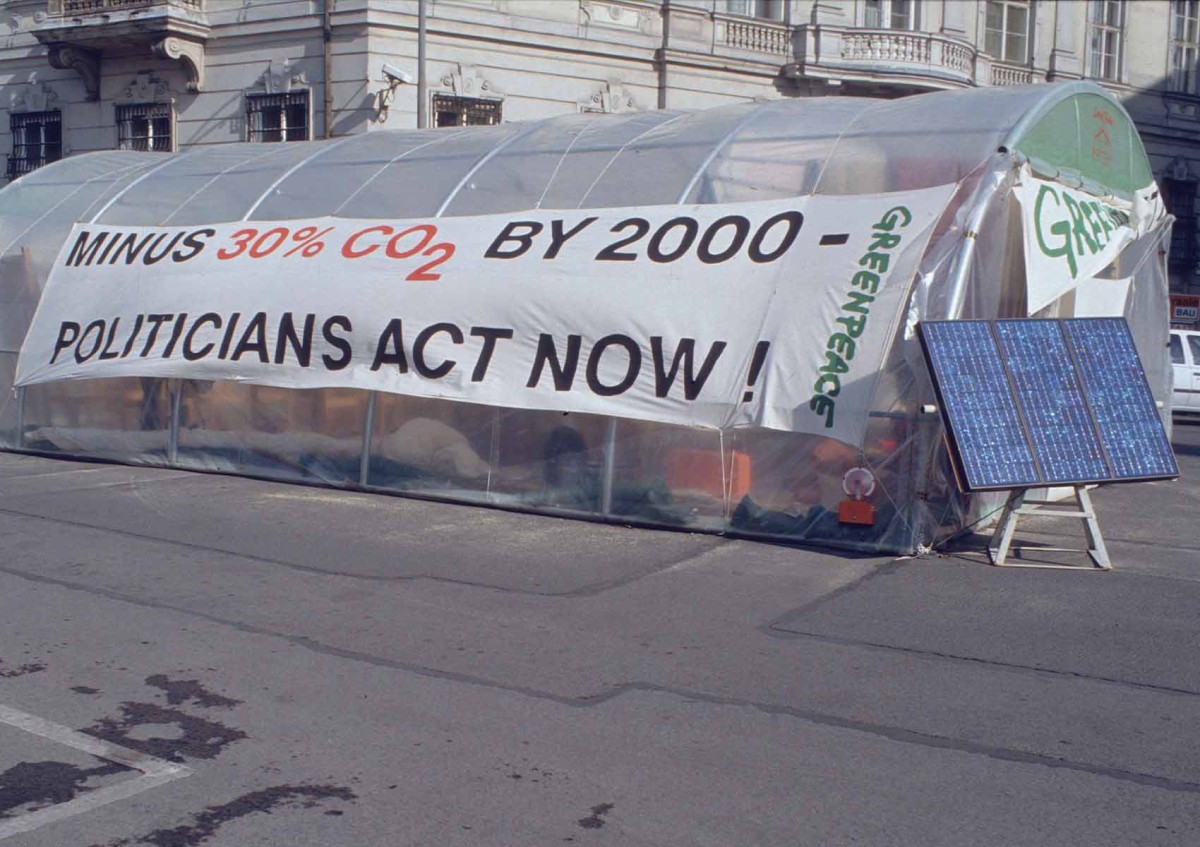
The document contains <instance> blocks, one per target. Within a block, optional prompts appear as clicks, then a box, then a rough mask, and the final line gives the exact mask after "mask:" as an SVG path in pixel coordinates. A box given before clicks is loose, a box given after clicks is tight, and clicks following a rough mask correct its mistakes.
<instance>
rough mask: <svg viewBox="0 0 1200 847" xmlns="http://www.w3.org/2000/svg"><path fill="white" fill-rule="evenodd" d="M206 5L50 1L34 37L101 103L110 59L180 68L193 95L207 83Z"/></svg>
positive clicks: (190, 1) (174, 0) (166, 0)
mask: <svg viewBox="0 0 1200 847" xmlns="http://www.w3.org/2000/svg"><path fill="white" fill-rule="evenodd" d="M204 4H205V0H47V4H46V19H45V20H44V21H43V22H42V23H40V24H39V25H38V26H37V27H36V28H35V29H34V32H33V34H34V35H35V36H36V37H37V39H38V41H40V42H42V43H43V44H45V45H46V46H47V47H48V48H49V59H50V64H51V65H52V66H54V67H56V68H70V69H72V70H74V71H76V72H77V73H78V74H79V76H80V78H81V79H82V80H83V83H84V87H85V88H86V89H87V95H88V98H89V99H91V100H96V99H98V98H99V87H100V63H101V61H102V59H103V56H104V55H105V53H112V52H117V51H120V52H122V53H125V54H129V53H131V52H132V53H135V54H136V53H141V52H144V53H146V54H148V55H149V54H153V55H156V56H160V57H163V58H166V59H172V60H175V61H177V62H179V63H180V65H181V66H182V67H183V69H184V73H185V75H186V77H187V88H188V90H189V91H199V90H200V88H201V86H202V85H203V82H204V43H205V42H206V41H207V40H208V37H209V26H208V21H207V20H206V19H205V17H204Z"/></svg>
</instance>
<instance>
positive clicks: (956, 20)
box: [0, 0, 1200, 292]
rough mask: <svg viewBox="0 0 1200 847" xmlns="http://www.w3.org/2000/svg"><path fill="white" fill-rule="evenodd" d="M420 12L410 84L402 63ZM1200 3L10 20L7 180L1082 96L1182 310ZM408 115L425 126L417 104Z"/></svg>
mask: <svg viewBox="0 0 1200 847" xmlns="http://www.w3.org/2000/svg"><path fill="white" fill-rule="evenodd" d="M422 8H423V10H424V15H423V17H424V22H425V23H424V39H423V43H424V56H425V60H424V63H423V64H424V74H422V73H421V70H422V69H421V67H420V65H421V62H420V61H419V58H420V54H421V50H419V43H420V42H421V41H422V39H420V38H419V32H420V30H421V26H420V20H421V18H422V15H420V14H419V12H420V11H421V10H422ZM1198 53H1200V0H1059V1H1057V2H1056V0H7V2H5V3H4V5H3V9H2V10H0V154H4V155H5V156H6V169H5V173H4V174H3V176H4V177H6V178H7V179H15V178H18V177H20V176H21V175H23V174H25V173H28V172H30V171H31V170H33V169H35V168H37V167H40V166H41V165H43V164H45V163H47V162H50V161H54V160H56V159H58V158H61V157H62V156H66V155H70V154H74V153H82V152H87V151H92V150H103V149H113V148H128V149H139V150H186V149H188V148H189V147H192V146H195V145H205V144H224V143H229V142H236V141H250V142H263V143H267V142H287V141H293V140H303V139H310V138H324V137H336V136H343V135H349V134H353V133H359V132H366V131H370V130H373V129H379V128H385V127H398V126H403V127H411V126H416V125H418V118H419V117H421V118H424V120H425V122H426V123H427V124H428V125H430V126H447V125H462V124H474V123H496V122H500V121H519V120H524V119H531V118H540V117H546V116H549V115H554V114H561V113H564V112H572V111H590V112H621V111H631V110H645V109H657V108H682V109H692V108H705V107H711V106H717V105H721V104H725V103H732V102H737V101H744V100H747V99H776V98H784V97H812V96H827V95H844V96H845V95H848V96H870V97H897V96H903V95H906V94H912V93H918V92H922V91H931V90H936V89H946V88H965V87H971V86H985V85H1017V84H1029V83H1042V82H1053V81H1060V80H1075V79H1091V80H1095V81H1096V82H1098V83H1100V84H1102V85H1104V86H1105V87H1107V88H1108V89H1110V90H1111V91H1112V92H1113V93H1114V94H1116V95H1117V96H1118V97H1119V98H1120V99H1121V100H1122V101H1123V102H1124V104H1125V106H1126V108H1127V109H1128V110H1129V112H1130V114H1131V115H1132V116H1133V118H1134V120H1135V121H1136V122H1137V124H1138V126H1139V128H1140V130H1141V133H1142V137H1143V140H1144V142H1145V144H1146V148H1147V151H1148V153H1149V154H1150V157H1151V163H1152V166H1153V168H1154V172H1155V176H1156V177H1157V178H1158V180H1159V185H1160V186H1161V188H1162V190H1163V193H1164V196H1165V198H1166V200H1167V203H1168V207H1169V208H1170V209H1171V210H1172V212H1173V213H1174V214H1175V216H1176V218H1177V219H1178V223H1177V224H1176V228H1175V234H1174V237H1173V243H1172V250H1171V259H1170V264H1171V279H1172V290H1175V291H1179V292H1200V275H1198V274H1197V269H1198V266H1200V243H1198V241H1197V213H1196V197H1197V191H1198V188H1200V70H1198V67H1200V61H1198V60H1200V55H1198ZM419 96H420V97H421V106H423V108H420V107H419V105H418V98H419Z"/></svg>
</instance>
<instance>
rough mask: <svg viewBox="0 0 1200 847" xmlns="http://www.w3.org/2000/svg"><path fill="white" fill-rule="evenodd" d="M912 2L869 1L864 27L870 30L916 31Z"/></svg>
mask: <svg viewBox="0 0 1200 847" xmlns="http://www.w3.org/2000/svg"><path fill="white" fill-rule="evenodd" d="M914 5H915V4H914V3H913V2H912V0H867V4H866V7H865V8H864V10H863V11H864V13H865V17H864V19H863V25H864V26H866V27H867V28H869V29H914V28H915V26H916V21H915V20H914V19H913V12H914V9H913V7H914Z"/></svg>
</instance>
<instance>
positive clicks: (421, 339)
mask: <svg viewBox="0 0 1200 847" xmlns="http://www.w3.org/2000/svg"><path fill="white" fill-rule="evenodd" d="M439 332H444V333H446V335H448V336H450V340H451V341H453V342H454V343H455V344H462V343H463V334H462V330H461V329H459V328H458V327H457V326H455V325H454V324H452V323H439V324H433V325H431V326H427V327H425V328H424V329H423V330H421V331H420V332H419V333H418V334H417V340H416V342H414V343H413V351H412V354H413V370H415V371H416V372H417V373H419V374H420V375H421V376H423V377H425V378H426V379H441V378H442V377H444V376H445V375H446V374H448V373H450V371H452V370H454V366H455V365H457V364H458V362H456V361H455V360H454V359H446V360H445V361H444V362H442V363H441V364H440V365H438V366H437V367H436V368H431V367H429V365H428V364H427V363H426V362H425V345H426V344H428V343H429V340H430V339H431V338H433V337H434V336H435V335H437V334H438V333H439Z"/></svg>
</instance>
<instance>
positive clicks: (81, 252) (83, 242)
mask: <svg viewBox="0 0 1200 847" xmlns="http://www.w3.org/2000/svg"><path fill="white" fill-rule="evenodd" d="M90 237H91V233H90V232H88V231H87V230H83V231H82V232H80V233H79V237H78V238H76V239H75V244H74V245H72V247H71V252H70V254H69V255H68V256H67V267H68V268H77V267H79V266H80V265H90V264H91V263H92V260H93V259H95V258H96V253H97V251H99V249H100V248H101V247H103V246H104V242H105V241H107V240H108V233H107V232H101V233H98V234H97V235H96V237H95V238H93V239H92V240H91V241H88V238H90Z"/></svg>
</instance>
